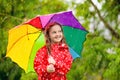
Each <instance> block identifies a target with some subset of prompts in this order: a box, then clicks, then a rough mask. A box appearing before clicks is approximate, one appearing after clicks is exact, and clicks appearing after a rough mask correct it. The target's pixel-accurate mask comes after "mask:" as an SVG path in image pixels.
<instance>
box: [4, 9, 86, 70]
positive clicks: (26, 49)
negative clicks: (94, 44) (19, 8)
mask: <svg viewBox="0 0 120 80" xmlns="http://www.w3.org/2000/svg"><path fill="white" fill-rule="evenodd" d="M49 22H57V23H59V24H61V25H62V28H63V33H64V36H65V39H66V42H67V44H68V46H69V50H70V53H71V55H72V57H73V58H74V59H75V58H77V57H80V55H81V51H82V48H83V43H84V41H85V39H86V34H87V33H88V32H87V31H86V30H85V29H84V28H83V27H82V25H81V24H80V23H79V21H78V20H77V19H76V18H75V17H74V15H73V14H72V11H67V12H59V13H54V14H47V15H40V16H37V17H35V18H33V19H31V20H29V21H28V22H25V23H24V24H21V25H19V26H16V27H14V28H12V29H11V30H9V38H8V46H7V54H6V57H10V58H11V59H12V60H13V61H14V62H16V63H17V64H18V65H19V66H20V67H21V68H23V69H24V70H25V72H30V71H34V69H33V62H34V58H35V55H36V52H37V51H38V49H40V48H41V47H43V46H44V45H45V39H44V34H43V29H44V28H45V27H46V25H47V24H48V23H49Z"/></svg>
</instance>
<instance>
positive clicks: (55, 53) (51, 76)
mask: <svg viewBox="0 0 120 80" xmlns="http://www.w3.org/2000/svg"><path fill="white" fill-rule="evenodd" d="M51 56H52V57H53V58H54V60H55V61H56V63H55V65H54V67H55V72H53V73H48V72H47V69H46V68H47V65H49V63H48V53H47V48H46V46H44V47H43V48H41V49H40V50H38V52H37V54H36V57H35V60H34V69H35V71H36V72H37V74H38V80H66V74H67V72H68V71H69V70H70V67H71V65H72V60H73V59H72V56H71V54H70V53H69V50H68V47H67V46H66V45H65V44H60V45H58V44H52V45H51Z"/></svg>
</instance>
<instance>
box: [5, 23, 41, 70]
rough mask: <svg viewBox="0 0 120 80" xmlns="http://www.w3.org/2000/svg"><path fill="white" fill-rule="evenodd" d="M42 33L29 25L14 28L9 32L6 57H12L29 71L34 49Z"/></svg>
mask: <svg viewBox="0 0 120 80" xmlns="http://www.w3.org/2000/svg"><path fill="white" fill-rule="evenodd" d="M40 33H41V30H39V29H37V28H35V27H33V26H31V25H28V24H23V25H20V26H17V27H15V28H12V29H11V30H10V31H9V39H8V47H7V54H6V57H10V58H11V59H12V60H13V61H14V62H16V63H17V64H18V65H19V66H20V67H21V68H23V69H24V70H25V71H27V67H28V61H29V57H30V54H31V50H32V47H33V45H34V42H35V40H36V39H37V38H38V37H39V35H40Z"/></svg>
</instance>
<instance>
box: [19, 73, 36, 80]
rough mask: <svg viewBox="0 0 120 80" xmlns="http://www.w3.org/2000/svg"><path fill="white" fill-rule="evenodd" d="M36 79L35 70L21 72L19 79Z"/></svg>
mask: <svg viewBox="0 0 120 80" xmlns="http://www.w3.org/2000/svg"><path fill="white" fill-rule="evenodd" d="M26 79H27V80H38V78H37V74H36V73H35V72H29V73H23V74H22V76H21V78H20V80H26Z"/></svg>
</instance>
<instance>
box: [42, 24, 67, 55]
mask: <svg viewBox="0 0 120 80" xmlns="http://www.w3.org/2000/svg"><path fill="white" fill-rule="evenodd" d="M54 25H59V26H60V27H61V30H62V32H63V29H62V26H61V25H60V24H59V23H57V22H51V23H49V24H47V26H46V27H45V30H44V34H45V39H46V47H47V50H48V54H50V52H51V39H50V38H49V31H50V29H51V27H52V26H54ZM61 43H66V42H65V38H64V35H63V39H62V40H61Z"/></svg>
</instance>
